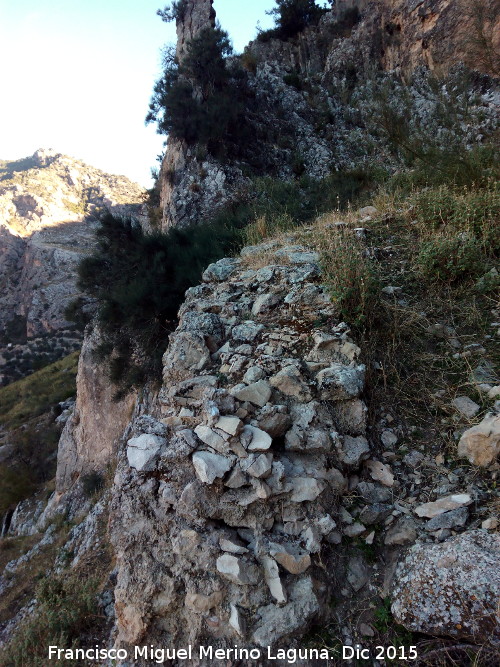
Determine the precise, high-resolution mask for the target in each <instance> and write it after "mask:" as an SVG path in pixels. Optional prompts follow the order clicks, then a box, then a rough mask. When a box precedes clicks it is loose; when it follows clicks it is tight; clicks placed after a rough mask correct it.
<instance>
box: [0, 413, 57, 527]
mask: <svg viewBox="0 0 500 667" xmlns="http://www.w3.org/2000/svg"><path fill="white" fill-rule="evenodd" d="M59 435H60V430H59V429H58V428H57V427H56V426H55V425H54V424H50V425H47V424H41V425H40V426H27V427H24V428H22V429H18V430H17V431H15V432H13V433H12V434H11V435H10V438H9V442H10V444H11V445H13V447H14V452H15V458H14V462H13V463H11V464H9V465H8V466H7V465H6V464H3V463H2V464H0V515H1V514H2V513H3V512H5V511H7V510H8V509H9V508H12V507H15V505H17V503H19V502H20V501H21V500H24V499H25V498H29V497H30V496H31V495H32V494H33V493H34V492H35V491H37V490H38V489H39V488H40V487H41V486H43V485H44V484H46V483H47V481H48V480H50V479H51V478H52V477H53V476H54V475H55V471H56V461H55V457H54V456H51V455H53V454H54V453H55V452H56V450H57V443H58V441H59Z"/></svg>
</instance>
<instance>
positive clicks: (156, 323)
mask: <svg viewBox="0 0 500 667" xmlns="http://www.w3.org/2000/svg"><path fill="white" fill-rule="evenodd" d="M97 238H98V248H97V250H96V251H95V253H94V254H93V255H91V256H89V257H86V258H84V259H83V261H82V262H81V264H80V267H79V287H80V289H82V290H84V291H85V292H87V294H89V295H90V296H92V297H93V298H95V299H97V301H98V304H99V308H98V314H97V320H98V323H99V327H100V331H101V333H102V336H103V343H102V345H101V347H100V352H101V354H102V356H103V357H107V358H109V359H110V377H111V379H112V380H113V382H115V383H116V384H118V385H119V386H120V388H121V389H122V390H123V391H127V390H128V389H130V388H131V387H132V386H134V385H137V384H140V383H141V382H143V380H144V378H145V377H146V376H154V375H155V374H156V373H157V372H158V371H159V369H160V362H161V355H162V354H163V352H164V350H165V347H166V345H167V340H168V334H169V333H170V332H171V331H172V330H173V329H174V328H175V320H176V317H177V311H178V309H179V306H180V305H181V303H182V301H183V299H184V293H185V292H186V290H187V289H188V288H189V287H191V286H193V285H196V284H198V283H199V281H200V279H201V274H202V272H203V270H204V269H205V268H206V267H207V266H208V264H210V263H211V262H213V261H215V260H217V259H220V258H221V257H224V256H226V255H227V254H230V253H231V252H232V251H233V250H234V249H235V247H236V246H237V244H238V238H239V232H238V230H237V229H234V228H233V229H230V228H228V227H225V226H223V225H222V224H219V225H217V224H216V225H200V226H197V227H193V228H190V229H188V230H183V229H177V228H174V229H171V230H169V231H168V232H166V233H162V232H158V231H156V232H153V233H152V234H145V233H144V232H143V231H142V229H141V227H139V226H138V225H137V224H134V223H133V222H131V221H130V220H122V219H119V218H116V217H113V216H112V215H110V214H107V215H106V216H104V217H103V218H102V220H101V227H100V229H99V230H98V232H97Z"/></svg>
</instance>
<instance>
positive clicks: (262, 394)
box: [231, 380, 271, 408]
mask: <svg viewBox="0 0 500 667" xmlns="http://www.w3.org/2000/svg"><path fill="white" fill-rule="evenodd" d="M231 394H232V396H234V397H235V398H237V399H238V400H239V401H249V402H250V403H253V404H254V405H258V406H259V407H261V408H262V407H264V405H265V404H266V403H267V402H268V401H269V399H270V398H271V387H270V386H269V383H268V382H266V381H265V380H259V381H258V382H254V383H253V384H249V385H248V386H247V387H240V388H238V389H236V390H233V391H232V392H231Z"/></svg>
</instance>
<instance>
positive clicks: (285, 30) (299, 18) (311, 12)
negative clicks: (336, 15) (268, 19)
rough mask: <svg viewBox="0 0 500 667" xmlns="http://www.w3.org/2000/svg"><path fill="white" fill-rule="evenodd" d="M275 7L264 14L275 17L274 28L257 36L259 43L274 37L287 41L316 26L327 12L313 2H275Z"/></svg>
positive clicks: (296, 0)
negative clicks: (309, 27)
mask: <svg viewBox="0 0 500 667" xmlns="http://www.w3.org/2000/svg"><path fill="white" fill-rule="evenodd" d="M276 5H277V6H276V7H274V8H273V9H271V10H269V11H268V12H266V13H267V14H269V15H270V16H274V17H275V22H276V27H275V28H274V29H273V30H267V31H263V32H261V33H260V34H259V36H258V39H259V40H260V41H263V42H264V41H268V40H269V39H271V38H273V37H276V38H278V39H282V40H287V39H290V38H292V37H295V35H297V34H298V33H300V32H302V31H303V30H304V29H305V28H307V27H308V26H310V25H316V24H317V23H318V21H319V19H320V18H321V17H322V16H323V14H324V13H325V12H326V11H328V10H327V9H326V8H324V7H319V6H318V5H317V4H316V2H315V0H276Z"/></svg>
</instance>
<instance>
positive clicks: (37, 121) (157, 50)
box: [0, 0, 275, 187]
mask: <svg viewBox="0 0 500 667" xmlns="http://www.w3.org/2000/svg"><path fill="white" fill-rule="evenodd" d="M165 4H166V1H165V0H16V1H14V0H0V62H1V63H2V65H1V68H0V91H1V99H0V159H18V158H21V157H26V156H28V155H32V154H33V153H34V152H35V151H36V150H37V149H38V148H52V149H54V150H56V151H58V152H60V153H64V154H66V155H70V156H72V157H75V158H78V159H80V160H83V161H84V162H87V163H88V164H90V165H92V166H94V167H98V168H99V169H102V170H103V171H107V172H110V173H113V174H124V175H125V176H128V177H129V178H131V179H132V180H134V181H137V182H138V183H140V184H141V185H143V186H146V187H148V186H150V185H151V179H150V176H151V168H152V167H156V166H158V163H157V160H156V158H157V156H158V155H159V154H160V153H161V152H162V150H163V142H164V140H165V137H164V136H160V135H158V134H157V133H156V126H155V125H149V126H147V127H146V126H145V124H144V118H145V116H146V113H147V111H148V105H149V100H150V97H151V92H152V89H153V85H154V82H155V80H156V79H157V78H159V75H160V73H161V67H160V64H161V47H162V46H163V45H165V44H166V43H174V42H175V26H174V25H173V24H166V23H164V22H163V21H162V20H161V19H160V18H159V17H158V16H157V15H156V10H157V9H159V8H163V7H164V6H165ZM274 6H275V3H274V0H214V8H215V10H216V12H217V18H218V19H219V21H220V22H221V24H222V27H223V28H225V29H226V30H227V31H228V32H229V34H230V36H231V38H232V40H233V44H234V48H235V50H236V51H237V52H241V51H242V50H243V48H244V46H245V44H247V43H248V42H249V41H250V40H251V39H253V38H254V37H255V35H256V25H257V22H258V21H260V23H261V26H262V27H263V28H268V27H270V26H271V25H272V19H271V17H269V16H266V14H265V12H266V10H268V9H271V8H272V7H274Z"/></svg>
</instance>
